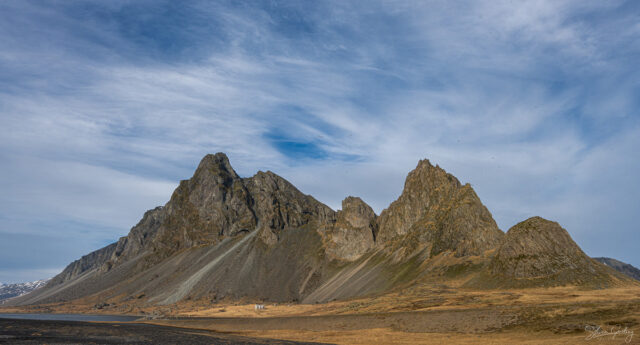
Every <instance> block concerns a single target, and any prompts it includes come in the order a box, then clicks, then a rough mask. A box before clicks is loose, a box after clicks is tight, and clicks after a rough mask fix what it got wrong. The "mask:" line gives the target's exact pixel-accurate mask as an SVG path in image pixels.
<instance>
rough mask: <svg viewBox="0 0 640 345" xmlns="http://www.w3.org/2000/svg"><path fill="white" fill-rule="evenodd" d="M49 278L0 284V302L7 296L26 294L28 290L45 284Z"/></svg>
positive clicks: (7, 297) (6, 298)
mask: <svg viewBox="0 0 640 345" xmlns="http://www.w3.org/2000/svg"><path fill="white" fill-rule="evenodd" d="M48 281H49V279H42V280H36V281H33V282H28V283H18V284H0V304H2V303H4V301H5V300H8V299H9V298H13V297H18V296H22V295H26V294H28V293H29V292H31V291H33V290H35V289H38V288H41V287H43V286H45V285H46V284H47V282H48Z"/></svg>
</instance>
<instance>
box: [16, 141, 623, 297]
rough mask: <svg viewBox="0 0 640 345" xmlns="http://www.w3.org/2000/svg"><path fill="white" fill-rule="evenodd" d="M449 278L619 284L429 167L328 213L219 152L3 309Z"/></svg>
mask: <svg viewBox="0 0 640 345" xmlns="http://www.w3.org/2000/svg"><path fill="white" fill-rule="evenodd" d="M448 272H449V273H450V272H455V278H456V279H457V280H458V281H460V280H461V281H462V283H464V284H467V286H475V287H492V286H501V285H505V284H506V285H508V284H512V285H514V284H515V285H517V286H519V287H526V286H538V285H540V284H543V285H544V284H549V285H562V284H574V285H584V286H595V285H597V286H606V285H611V284H618V283H628V281H629V280H628V279H627V278H624V277H622V276H621V275H620V274H618V273H617V272H615V271H614V270H612V269H610V268H608V267H606V266H605V265H602V264H600V263H598V262H596V261H595V260H592V259H590V258H588V257H587V256H586V255H585V254H584V253H583V252H582V251H581V250H580V248H579V247H578V246H577V245H576V244H575V243H574V242H573V240H571V238H570V236H569V235H568V233H567V232H566V231H565V230H564V229H562V228H561V227H560V226H559V225H558V224H557V223H554V222H550V221H546V220H544V219H542V218H537V217H536V218H532V219H529V220H526V221H524V222H522V223H520V224H518V225H516V226H514V227H513V228H512V229H511V230H509V232H508V233H507V234H506V235H505V234H504V233H503V232H502V231H501V230H500V229H498V226H497V225H496V222H495V221H494V219H493V217H492V215H491V213H490V212H489V210H488V209H487V208H486V207H485V206H484V205H483V204H482V202H481V201H480V198H479V197H478V195H477V194H476V193H475V191H474V190H473V188H472V187H471V186H470V185H469V184H465V185H463V184H461V183H460V182H459V181H458V179H456V178H455V177H454V176H453V175H451V174H449V173H447V172H446V171H444V170H443V169H442V168H440V167H438V166H433V165H432V164H431V163H430V162H429V161H428V160H422V161H420V162H419V163H418V166H417V167H416V169H414V170H413V171H411V172H410V173H409V175H408V177H407V179H406V182H405V186H404V189H403V191H402V194H401V195H400V197H399V198H398V199H397V200H396V201H394V202H393V203H392V204H391V205H390V206H389V207H388V208H387V209H385V210H383V211H382V212H381V214H380V215H379V216H378V215H376V214H375V212H374V211H373V209H372V208H371V207H370V206H369V205H367V204H366V203H365V202H364V201H363V200H362V199H360V198H358V197H353V196H350V197H347V198H346V199H344V201H343V202H342V209H341V210H339V211H337V212H336V211H334V210H332V209H331V208H329V207H328V206H326V205H324V204H322V203H321V202H319V201H317V200H316V199H314V198H313V197H312V196H309V195H305V194H303V193H302V192H300V191H299V190H298V189H297V188H296V187H295V186H293V185H292V184H291V183H289V182H288V181H286V180H285V179H283V178H282V177H280V176H278V175H276V174H274V173H273V172H270V171H267V172H258V173H257V174H255V175H254V176H252V177H247V178H242V177H240V176H238V174H237V173H236V172H235V171H234V169H233V168H232V166H231V164H230V162H229V160H228V158H227V156H226V155H224V154H223V153H218V154H215V155H207V156H205V157H204V158H203V159H202V161H201V162H200V164H199V165H198V167H197V169H196V171H195V173H194V175H193V176H192V177H191V178H190V179H188V180H184V181H181V182H180V184H179V186H178V187H177V188H176V190H175V191H174V192H173V195H172V196H171V198H170V200H169V201H168V202H167V204H166V205H164V206H161V207H156V208H154V209H152V210H150V211H147V212H146V213H145V214H144V216H143V217H142V219H141V220H140V222H139V223H138V224H137V225H135V226H134V227H133V228H132V229H131V231H130V232H129V234H128V235H127V236H125V237H122V238H120V240H118V241H117V242H116V243H113V244H111V245H108V246H106V247H104V248H102V249H99V250H97V251H95V252H93V253H90V254H88V255H86V256H84V257H82V258H80V259H79V260H77V261H75V262H73V263H71V264H70V265H69V266H68V267H67V268H65V270H64V271H63V272H62V273H60V274H59V275H58V276H56V277H55V278H53V279H52V280H51V281H50V282H49V283H48V284H47V285H46V286H45V287H44V288H42V289H38V290H36V291H34V292H33V293H31V294H28V295H26V296H21V297H19V298H16V299H14V300H12V301H11V302H12V303H14V304H37V303H47V302H63V301H71V300H75V299H79V298H84V300H91V299H95V300H98V301H103V300H131V299H136V300H142V301H144V303H148V304H154V305H157V304H172V303H176V302H180V301H184V300H190V299H202V298H205V299H207V300H218V299H222V298H225V299H241V298H243V299H249V300H267V301H274V302H278V301H283V302H284V301H288V302H303V303H313V302H326V301H331V300H336V299H346V298H352V297H358V296H365V295H376V294H383V293H386V292H390V291H394V290H395V289H398V288H400V287H407V286H411V285H412V284H417V283H419V282H424V281H440V280H443V279H447V277H451V274H449V273H448ZM625 279H627V280H625Z"/></svg>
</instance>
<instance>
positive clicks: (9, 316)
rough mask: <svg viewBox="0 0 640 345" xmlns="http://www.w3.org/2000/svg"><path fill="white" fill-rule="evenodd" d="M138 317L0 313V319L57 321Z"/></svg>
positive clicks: (126, 319) (123, 320) (132, 318)
mask: <svg viewBox="0 0 640 345" xmlns="http://www.w3.org/2000/svg"><path fill="white" fill-rule="evenodd" d="M139 318H140V317H139V316H129V315H87V314H9V313H6V314H5V313H0V319H26V320H58V321H117V322H126V321H135V320H137V319H139Z"/></svg>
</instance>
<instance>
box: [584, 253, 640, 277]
mask: <svg viewBox="0 0 640 345" xmlns="http://www.w3.org/2000/svg"><path fill="white" fill-rule="evenodd" d="M594 259H595V260H597V261H598V262H600V263H603V264H605V265H607V266H609V267H611V268H613V269H614V270H616V271H618V272H620V273H623V274H625V275H627V276H629V277H631V278H633V279H635V280H640V270H639V269H637V268H636V267H634V266H632V265H630V264H626V263H624V262H622V261H618V260H616V259H612V258H594Z"/></svg>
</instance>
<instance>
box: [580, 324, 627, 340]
mask: <svg viewBox="0 0 640 345" xmlns="http://www.w3.org/2000/svg"><path fill="white" fill-rule="evenodd" d="M584 330H585V331H587V332H588V333H589V335H588V336H587V340H593V339H603V338H605V337H611V339H616V337H618V338H624V341H625V343H627V344H629V343H631V340H632V339H633V331H632V330H630V329H629V328H627V327H625V328H622V326H620V325H617V326H611V327H610V328H609V329H603V328H602V327H600V326H591V325H588V326H585V327H584Z"/></svg>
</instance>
